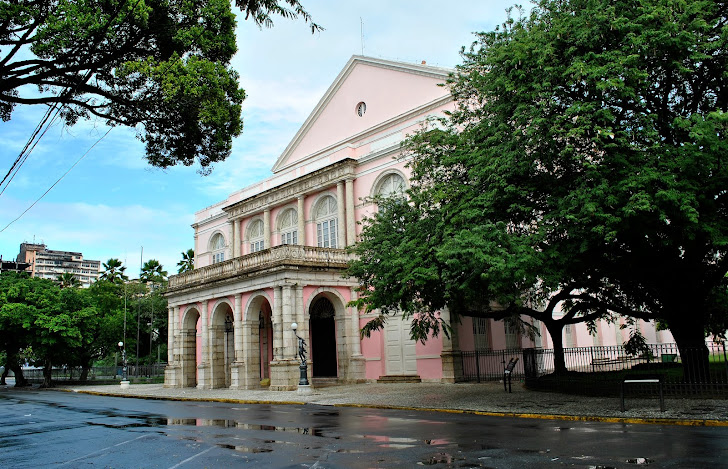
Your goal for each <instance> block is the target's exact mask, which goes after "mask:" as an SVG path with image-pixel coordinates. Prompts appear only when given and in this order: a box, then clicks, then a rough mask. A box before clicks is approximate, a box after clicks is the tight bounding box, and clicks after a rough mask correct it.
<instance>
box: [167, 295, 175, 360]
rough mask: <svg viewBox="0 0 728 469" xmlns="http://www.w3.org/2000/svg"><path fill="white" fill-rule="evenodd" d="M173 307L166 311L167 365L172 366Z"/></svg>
mask: <svg viewBox="0 0 728 469" xmlns="http://www.w3.org/2000/svg"><path fill="white" fill-rule="evenodd" d="M174 310H175V308H174V307H170V308H168V309H167V365H173V364H174V334H175V329H174Z"/></svg>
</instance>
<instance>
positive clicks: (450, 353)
mask: <svg viewBox="0 0 728 469" xmlns="http://www.w3.org/2000/svg"><path fill="white" fill-rule="evenodd" d="M449 72H450V70H448V69H442V68H437V67H431V66H428V65H426V64H424V63H423V64H408V63H400V62H392V61H388V60H381V59H373V58H368V57H361V56H354V57H352V58H351V59H350V60H349V62H348V63H347V64H346V66H345V67H344V69H343V70H342V71H341V73H340V74H339V76H338V77H337V78H336V80H335V81H334V82H333V84H332V85H331V86H330V87H329V89H328V90H327V91H326V93H325V94H324V96H323V97H322V98H321V100H320V101H319V103H318V104H317V106H316V107H315V108H314V110H313V112H312V113H311V115H310V116H309V117H308V119H306V121H305V122H304V124H303V126H302V127H301V128H300V130H299V131H298V132H297V133H296V135H295V136H294V138H293V140H292V141H291V142H290V144H289V145H288V147H287V148H286V149H285V151H284V152H283V154H281V155H280V156H279V158H278V160H277V161H276V163H275V165H274V166H273V168H272V173H273V174H272V176H270V177H269V178H267V179H265V180H263V181H260V182H259V183H257V184H253V185H252V186H249V187H246V188H244V189H241V190H240V191H237V192H234V193H232V194H230V196H229V197H228V198H227V199H225V200H223V201H221V202H220V203H218V204H215V205H213V206H211V207H208V208H206V209H204V210H201V211H199V212H197V213H196V214H195V223H194V224H193V227H194V230H195V244H194V249H195V269H194V270H193V271H191V272H187V273H184V274H181V275H176V276H172V277H171V278H170V281H169V290H168V294H167V296H168V300H169V328H170V333H169V344H168V345H169V356H168V362H169V364H168V367H167V371H166V376H165V385H167V386H180V387H185V386H197V387H202V388H220V387H231V388H235V389H251V388H258V387H260V386H261V385H269V386H270V388H271V389H274V390H289V389H294V388H295V387H296V385H297V383H298V377H299V370H298V360H297V359H296V351H297V342H296V338H295V335H294V332H293V330H292V328H291V325H292V324H293V323H297V324H298V331H297V333H298V335H299V336H302V337H304V338H305V339H306V342H307V344H308V351H309V367H308V372H309V376H310V378H313V379H316V378H320V379H328V380H335V381H337V382H363V381H367V380H379V379H392V380H397V379H420V380H423V381H444V382H454V381H457V380H459V379H460V375H461V373H462V362H461V359H460V357H459V352H460V351H461V350H474V349H499V348H503V349H504V348H520V347H534V346H536V347H539V346H541V345H546V343H545V340H546V339H545V338H546V337H547V333H546V331H545V329H544V334H543V337H544V340H543V343H542V340H541V339H537V340H536V342H533V341H530V340H528V339H526V338H523V337H520V336H519V335H517V334H515V333H513V332H512V331H509V330H507V328H504V325H503V323H501V322H492V321H490V320H483V319H478V320H471V319H470V318H464V319H463V321H462V322H461V323H460V324H458V325H457V326H456V327H455V334H453V336H452V338H446V337H443V336H442V335H440V336H438V337H437V338H433V339H431V340H429V341H428V342H427V344H426V345H423V344H421V343H416V342H414V341H413V340H411V339H410V338H409V323H407V322H406V321H400V320H392V321H389V322H388V323H387V325H386V327H385V329H384V330H383V331H380V332H378V333H375V334H373V335H372V336H371V337H370V338H364V339H361V338H360V336H359V330H360V328H361V326H363V325H364V324H365V323H366V322H367V321H369V320H370V319H371V318H370V317H367V316H366V315H362V314H361V313H360V312H359V311H358V310H357V309H356V308H353V307H350V306H348V303H349V302H350V301H351V300H352V299H355V297H356V291H355V288H356V286H357V284H356V280H355V279H351V278H344V277H343V276H342V273H343V272H344V269H345V268H346V265H347V262H348V260H349V254H347V252H346V250H345V248H346V246H349V245H351V244H353V243H355V242H356V240H357V235H358V230H359V229H360V226H359V225H358V224H357V222H358V221H359V220H361V219H362V218H363V217H365V216H366V215H368V214H370V213H371V212H372V211H373V210H375V209H376V206H375V205H373V204H372V203H370V202H367V200H368V199H369V198H370V197H371V196H374V195H377V194H385V195H386V194H388V193H392V192H397V191H401V190H403V189H404V188H406V187H407V186H408V171H407V168H406V167H405V162H404V161H403V160H402V159H401V158H395V157H397V156H399V155H400V144H401V142H402V141H403V140H404V139H405V138H406V137H407V135H408V134H411V133H413V132H415V131H416V130H418V129H419V128H420V127H421V126H422V125H423V123H425V121H426V120H427V119H428V118H430V117H433V116H438V117H439V116H442V115H443V112H444V111H446V110H448V109H451V108H452V107H453V100H452V97H451V96H450V94H449V91H448V89H447V88H446V87H442V86H438V85H439V84H441V83H443V82H444V81H445V79H446V77H447V74H448V73H449ZM443 315H444V316H445V319H447V311H445V312H443ZM600 327H603V328H605V331H606V328H610V327H611V328H612V329H614V330H615V331H618V328H617V329H615V328H614V327H613V326H608V325H604V326H600ZM585 331H586V328H584V332H583V333H580V335H581V336H585V337H586V338H581V339H577V336H580V335H579V334H577V331H576V329H575V330H574V331H569V332H567V334H569V335H568V336H567V337H566V342H565V345H567V346H568V345H569V344H570V343H573V345H577V343H578V342H579V341H581V342H584V343H583V344H580V345H593V344H594V343H595V340H597V339H592V338H591V337H590V336H588V334H586V333H585ZM572 334H573V338H570V337H571V336H572ZM611 334H612V337H613V338H614V339H611V338H610V339H607V340H603V339H602V338H599V339H598V340H599V341H600V344H610V343H618V342H617V339H618V337H617V335H618V333H617V332H612V333H611ZM606 335H609V334H606ZM569 341H571V342H569ZM586 342H588V343H586ZM314 383H315V381H314Z"/></svg>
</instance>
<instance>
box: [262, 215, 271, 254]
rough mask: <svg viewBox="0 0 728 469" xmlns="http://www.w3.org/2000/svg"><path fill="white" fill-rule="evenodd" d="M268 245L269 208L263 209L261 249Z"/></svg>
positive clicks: (266, 247)
mask: <svg viewBox="0 0 728 469" xmlns="http://www.w3.org/2000/svg"><path fill="white" fill-rule="evenodd" d="M270 247H271V244H270V210H268V209H266V210H264V211H263V249H268V248H270Z"/></svg>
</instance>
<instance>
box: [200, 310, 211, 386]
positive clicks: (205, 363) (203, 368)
mask: <svg viewBox="0 0 728 469" xmlns="http://www.w3.org/2000/svg"><path fill="white" fill-rule="evenodd" d="M201 303H202V308H200V310H201V311H200V323H201V329H202V356H201V357H200V364H199V365H198V366H197V387H198V388H199V389H211V387H212V384H211V382H210V378H211V375H210V365H211V363H210V331H209V328H208V327H207V320H208V318H207V300H202V301H201Z"/></svg>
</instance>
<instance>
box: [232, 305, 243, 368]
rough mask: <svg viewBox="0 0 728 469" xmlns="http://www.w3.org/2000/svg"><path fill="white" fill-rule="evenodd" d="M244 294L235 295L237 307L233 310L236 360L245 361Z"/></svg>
mask: <svg viewBox="0 0 728 469" xmlns="http://www.w3.org/2000/svg"><path fill="white" fill-rule="evenodd" d="M242 301H243V295H241V294H240V293H238V294H237V295H235V309H234V310H233V322H234V324H233V328H234V329H233V331H234V334H235V336H234V337H235V361H236V362H242V361H243V307H242Z"/></svg>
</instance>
